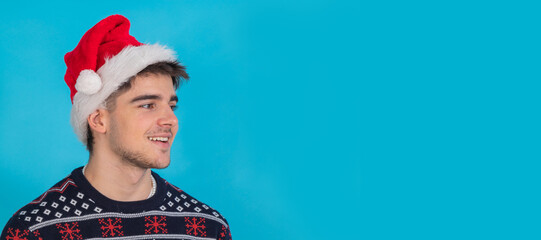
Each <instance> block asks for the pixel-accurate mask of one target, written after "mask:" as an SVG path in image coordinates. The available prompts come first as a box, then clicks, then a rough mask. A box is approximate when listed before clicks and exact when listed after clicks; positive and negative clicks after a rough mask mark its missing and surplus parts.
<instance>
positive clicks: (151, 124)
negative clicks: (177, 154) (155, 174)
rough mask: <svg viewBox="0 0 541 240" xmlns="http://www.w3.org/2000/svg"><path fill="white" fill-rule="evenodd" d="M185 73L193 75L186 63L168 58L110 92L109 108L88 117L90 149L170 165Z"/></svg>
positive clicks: (146, 164)
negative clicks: (173, 61) (169, 60)
mask: <svg viewBox="0 0 541 240" xmlns="http://www.w3.org/2000/svg"><path fill="white" fill-rule="evenodd" d="M181 79H188V75H187V74H186V72H185V71H184V67H183V66H181V65H179V64H176V63H164V62H162V63H157V64H153V65H150V66H148V67H147V68H145V69H144V70H143V71H141V72H139V73H138V74H137V75H136V76H134V77H132V78H130V80H129V81H128V82H126V83H125V84H124V85H122V86H121V87H120V88H119V89H118V90H117V91H115V92H114V93H113V94H111V95H110V96H109V98H107V100H106V103H105V106H106V107H105V108H103V109H98V110H96V111H95V112H94V113H92V114H90V116H89V117H88V127H89V130H90V131H89V135H88V136H89V139H88V141H87V146H88V149H89V151H90V153H91V154H92V152H93V151H103V152H109V153H113V154H115V155H117V156H118V157H119V158H120V159H122V160H123V161H126V162H128V163H130V164H132V165H135V166H137V167H141V168H165V167H167V166H168V165H169V162H170V149H171V144H172V143H173V140H174V137H175V135H176V133H177V131H178V120H177V117H176V116H175V114H174V113H173V110H174V109H175V107H176V104H177V102H178V97H177V95H176V94H175V90H176V88H177V87H178V85H179V80H181ZM94 146H96V149H94Z"/></svg>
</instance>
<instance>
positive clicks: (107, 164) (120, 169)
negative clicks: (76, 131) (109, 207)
mask: <svg viewBox="0 0 541 240" xmlns="http://www.w3.org/2000/svg"><path fill="white" fill-rule="evenodd" d="M84 175H85V177H86V179H87V180H88V181H89V182H90V184H91V185H92V186H93V187H94V188H96V189H97V190H98V191H99V192H100V193H101V194H103V195H104V196H106V197H108V198H110V199H113V200H116V201H122V202H131V201H140V200H144V199H147V198H148V196H149V193H150V192H151V189H152V180H151V172H150V169H142V168H139V167H136V166H133V165H131V164H128V163H125V162H123V161H105V160H104V159H102V158H99V156H91V157H90V159H89V161H88V164H87V165H86V168H85V172H84Z"/></svg>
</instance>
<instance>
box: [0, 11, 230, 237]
mask: <svg viewBox="0 0 541 240" xmlns="http://www.w3.org/2000/svg"><path fill="white" fill-rule="evenodd" d="M129 26H130V25H129V21H128V20H127V19H126V18H124V17H123V16H120V15H113V16H110V17H108V18H106V19H104V20H102V21H100V22H99V23H98V24H96V26H94V27H93V28H91V29H90V30H89V31H88V32H87V33H85V35H84V36H83V38H82V39H81V41H80V42H79V44H78V45H77V47H76V48H75V49H74V50H73V51H71V52H69V53H67V54H66V56H65V61H66V65H67V71H66V76H65V80H66V83H67V85H68V86H69V87H70V90H71V99H72V103H73V107H72V113H71V123H72V125H73V127H74V129H75V132H76V134H77V136H78V137H79V139H80V140H81V141H82V142H83V143H84V144H86V146H87V148H88V150H89V152H90V158H89V161H88V164H87V165H86V166H84V167H80V168H77V169H75V170H73V172H72V173H71V174H70V175H69V176H68V177H66V178H64V179H63V180H61V181H60V182H58V183H57V184H56V185H54V186H53V187H52V188H51V189H49V190H48V191H46V192H45V193H43V194H42V195H41V196H40V197H38V198H37V199H35V200H34V201H32V202H30V203H29V204H28V205H26V206H24V207H23V208H22V209H20V210H19V211H17V212H16V213H15V214H14V215H13V217H12V218H11V219H10V220H9V222H8V224H7V225H6V226H5V228H4V230H3V231H2V235H1V237H0V240H3V239H62V240H68V239H69V240H74V239H108V238H111V239H231V234H230V231H229V226H228V224H227V221H226V220H225V219H224V218H223V217H222V216H221V215H220V214H219V213H218V212H217V211H215V210H214V209H212V208H211V207H209V206H208V205H205V204H203V203H201V202H200V201H198V200H196V199H195V198H193V197H191V196H190V195H188V194H187V193H185V192H183V191H182V190H180V189H179V188H177V187H175V186H174V185H172V184H171V183H169V182H167V181H165V180H164V179H162V178H161V177H160V176H158V175H157V174H156V173H154V172H152V171H151V170H150V169H151V168H165V167H167V166H168V165H169V163H170V150H171V144H172V143H173V139H174V138H175V135H176V133H177V131H178V120H177V118H176V116H175V114H174V112H173V109H174V108H175V105H176V104H177V96H176V94H175V90H176V88H177V87H178V86H179V81H180V80H181V79H185V80H187V79H188V75H187V74H186V72H185V71H184V69H185V68H184V67H183V66H181V65H180V64H179V63H178V62H177V60H176V57H175V56H174V52H173V51H172V50H170V49H167V48H166V47H163V46H159V45H145V44H141V43H140V42H138V41H137V40H136V39H135V38H134V37H132V36H130V35H129Z"/></svg>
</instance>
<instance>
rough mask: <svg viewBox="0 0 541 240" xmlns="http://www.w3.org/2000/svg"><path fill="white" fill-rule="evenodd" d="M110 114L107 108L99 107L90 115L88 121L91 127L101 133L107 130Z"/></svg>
mask: <svg viewBox="0 0 541 240" xmlns="http://www.w3.org/2000/svg"><path fill="white" fill-rule="evenodd" d="M108 114H109V112H107V110H105V109H101V108H99V109H97V110H96V111H94V112H93V113H91V114H90V115H88V119H87V121H88V125H89V126H90V129H92V130H94V131H96V132H99V133H105V132H107V127H108V124H109V118H108V117H109V116H108Z"/></svg>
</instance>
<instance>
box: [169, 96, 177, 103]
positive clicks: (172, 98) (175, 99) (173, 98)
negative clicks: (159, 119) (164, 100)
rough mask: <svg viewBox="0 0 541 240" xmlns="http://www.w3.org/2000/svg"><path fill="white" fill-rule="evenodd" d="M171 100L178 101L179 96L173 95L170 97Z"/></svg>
mask: <svg viewBox="0 0 541 240" xmlns="http://www.w3.org/2000/svg"><path fill="white" fill-rule="evenodd" d="M169 102H178V97H177V95H173V96H171V99H169Z"/></svg>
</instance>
